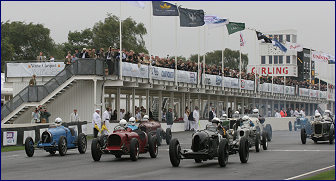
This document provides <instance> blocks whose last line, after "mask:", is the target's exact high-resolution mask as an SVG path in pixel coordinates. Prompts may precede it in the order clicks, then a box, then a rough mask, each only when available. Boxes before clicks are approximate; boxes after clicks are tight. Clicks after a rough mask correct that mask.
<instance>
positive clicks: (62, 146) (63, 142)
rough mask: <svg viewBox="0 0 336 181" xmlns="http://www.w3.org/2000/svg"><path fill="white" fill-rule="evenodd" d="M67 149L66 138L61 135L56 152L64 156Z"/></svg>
mask: <svg viewBox="0 0 336 181" xmlns="http://www.w3.org/2000/svg"><path fill="white" fill-rule="evenodd" d="M67 151H68V147H67V140H66V138H65V137H64V136H61V138H60V139H59V141H58V152H59V154H60V155H61V156H64V155H65V154H66V152H67Z"/></svg>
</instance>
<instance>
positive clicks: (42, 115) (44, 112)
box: [40, 109, 51, 123]
mask: <svg viewBox="0 0 336 181" xmlns="http://www.w3.org/2000/svg"><path fill="white" fill-rule="evenodd" d="M50 116H51V114H50V113H49V112H48V111H47V109H41V112H40V118H41V123H49V117H50Z"/></svg>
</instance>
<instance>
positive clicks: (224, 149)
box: [218, 138, 229, 167]
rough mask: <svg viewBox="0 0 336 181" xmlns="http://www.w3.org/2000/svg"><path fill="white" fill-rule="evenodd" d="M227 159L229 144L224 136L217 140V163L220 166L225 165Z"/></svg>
mask: <svg viewBox="0 0 336 181" xmlns="http://www.w3.org/2000/svg"><path fill="white" fill-rule="evenodd" d="M228 160H229V144H228V141H227V140H226V139H225V138H224V139H222V140H221V141H220V142H219V148H218V163H219V165H220V166H221V167H225V166H226V165H227V163H228Z"/></svg>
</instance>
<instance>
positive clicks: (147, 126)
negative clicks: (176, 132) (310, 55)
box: [138, 120, 172, 146]
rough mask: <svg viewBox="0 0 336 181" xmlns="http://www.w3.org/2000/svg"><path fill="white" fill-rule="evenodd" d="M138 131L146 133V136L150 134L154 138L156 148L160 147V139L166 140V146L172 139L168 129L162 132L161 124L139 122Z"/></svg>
mask: <svg viewBox="0 0 336 181" xmlns="http://www.w3.org/2000/svg"><path fill="white" fill-rule="evenodd" d="M138 127H139V129H140V130H141V131H144V132H146V133H147V134H151V135H152V136H154V135H155V136H156V138H157V142H158V146H160V145H161V143H162V139H165V140H166V143H167V145H169V142H170V140H171V138H172V132H171V129H170V128H167V129H166V131H164V130H163V129H162V128H161V124H160V123H159V122H157V121H152V120H151V121H141V122H140V124H139V126H138Z"/></svg>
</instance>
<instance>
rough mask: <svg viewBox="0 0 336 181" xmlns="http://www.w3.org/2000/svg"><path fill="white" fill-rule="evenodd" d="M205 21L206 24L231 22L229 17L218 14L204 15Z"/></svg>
mask: <svg viewBox="0 0 336 181" xmlns="http://www.w3.org/2000/svg"><path fill="white" fill-rule="evenodd" d="M204 22H205V24H220V25H226V24H229V20H228V19H223V18H219V17H218V16H210V15H206V16H204Z"/></svg>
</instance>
